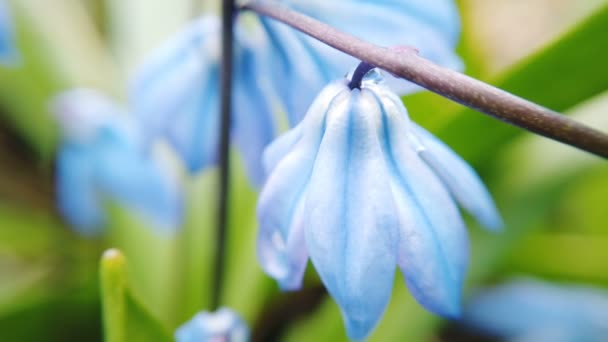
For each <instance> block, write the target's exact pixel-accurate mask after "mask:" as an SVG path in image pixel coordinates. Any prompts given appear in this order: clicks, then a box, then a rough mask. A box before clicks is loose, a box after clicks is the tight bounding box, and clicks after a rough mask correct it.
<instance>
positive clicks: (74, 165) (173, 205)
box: [53, 89, 182, 235]
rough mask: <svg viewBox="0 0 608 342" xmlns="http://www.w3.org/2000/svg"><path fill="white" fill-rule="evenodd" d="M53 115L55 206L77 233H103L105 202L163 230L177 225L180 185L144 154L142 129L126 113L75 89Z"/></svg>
mask: <svg viewBox="0 0 608 342" xmlns="http://www.w3.org/2000/svg"><path fill="white" fill-rule="evenodd" d="M53 111H54V113H55V114H56V117H57V119H58V121H59V124H60V126H61V130H62V133H63V134H62V135H63V141H62V143H61V145H60V147H59V151H58V154H57V175H56V177H57V179H56V182H57V200H58V205H59V209H60V211H61V213H62V214H63V215H64V216H65V217H66V219H67V220H68V221H69V223H70V224H71V225H73V226H74V228H75V229H76V230H78V231H79V232H80V233H82V234H85V235H94V234H97V233H99V232H101V229H102V227H103V225H104V223H105V215H104V205H105V204H107V201H115V202H117V203H119V204H121V205H123V206H125V207H126V208H128V209H130V210H132V211H134V212H136V213H138V214H140V216H142V217H143V218H145V219H147V220H149V221H150V223H151V224H153V225H154V227H156V228H158V229H160V230H170V229H174V228H176V227H177V226H178V225H179V223H180V220H181V206H182V204H181V192H180V189H179V186H178V183H177V179H176V178H175V177H173V174H171V173H170V172H169V170H168V169H165V168H163V165H161V164H160V163H159V162H158V160H156V159H155V158H153V157H152V156H151V155H149V154H148V153H147V152H146V151H145V149H144V146H143V143H142V138H141V133H140V132H139V127H138V126H137V125H136V124H135V121H132V120H130V118H129V117H128V116H127V115H126V113H124V112H123V109H122V108H120V107H118V106H117V105H115V104H114V103H112V102H111V100H109V99H108V98H106V97H104V96H103V95H102V94H99V93H97V92H95V91H94V90H88V89H75V90H70V91H66V92H64V93H62V94H60V95H58V96H57V97H56V98H55V100H54V102H53Z"/></svg>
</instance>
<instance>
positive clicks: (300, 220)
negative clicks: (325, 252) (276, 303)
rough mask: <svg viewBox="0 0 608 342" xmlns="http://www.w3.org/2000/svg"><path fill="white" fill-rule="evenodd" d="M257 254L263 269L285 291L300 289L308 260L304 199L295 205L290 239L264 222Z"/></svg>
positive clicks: (259, 235) (259, 236)
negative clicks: (285, 238)
mask: <svg viewBox="0 0 608 342" xmlns="http://www.w3.org/2000/svg"><path fill="white" fill-rule="evenodd" d="M257 255H258V260H259V261H260V264H261V266H262V269H263V270H264V272H266V274H268V275H269V276H271V277H272V278H274V279H275V280H276V281H277V282H278V283H279V287H280V288H281V289H282V290H284V291H291V290H298V289H300V288H301V286H302V278H303V277H304V272H305V271H306V264H307V262H308V251H307V249H306V241H305V239H304V201H303V200H301V201H300V202H299V203H298V205H297V206H296V209H295V212H294V214H293V218H292V222H291V225H290V228H289V236H288V237H287V241H285V240H284V239H283V237H282V236H281V233H280V232H279V231H277V230H276V229H273V227H272V226H268V225H262V226H261V227H260V232H259V234H258V241H257Z"/></svg>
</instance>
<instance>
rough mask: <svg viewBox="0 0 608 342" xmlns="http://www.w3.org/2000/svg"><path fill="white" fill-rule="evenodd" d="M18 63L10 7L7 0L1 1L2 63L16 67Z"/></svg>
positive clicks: (0, 46)
mask: <svg viewBox="0 0 608 342" xmlns="http://www.w3.org/2000/svg"><path fill="white" fill-rule="evenodd" d="M17 61H18V53H17V48H16V46H15V34H14V29H13V22H12V19H11V15H10V13H9V6H8V4H7V3H6V1H5V0H0V63H1V64H4V65H14V64H15V63H16V62H17Z"/></svg>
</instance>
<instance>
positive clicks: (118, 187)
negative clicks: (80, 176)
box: [94, 129, 182, 231]
mask: <svg viewBox="0 0 608 342" xmlns="http://www.w3.org/2000/svg"><path fill="white" fill-rule="evenodd" d="M96 144H98V145H99V146H100V148H99V149H98V151H97V155H96V156H95V157H96V159H95V171H94V177H95V184H96V186H98V189H99V190H98V191H99V192H100V193H103V194H104V195H105V196H107V198H109V199H111V200H115V201H117V202H119V203H121V204H122V205H124V206H126V207H127V208H129V209H131V210H133V211H134V212H136V213H138V214H139V215H141V216H142V217H143V218H144V219H148V220H149V222H150V223H151V224H153V225H154V227H155V228H157V229H159V230H163V231H169V230H174V229H177V228H178V227H179V225H180V223H181V213H182V210H181V209H182V203H181V197H180V189H179V186H178V183H177V180H176V179H175V178H174V177H173V175H172V174H170V173H169V172H168V170H165V169H163V168H162V167H161V166H160V164H158V163H156V162H155V161H154V160H153V159H152V158H150V157H149V156H148V155H146V154H144V153H142V151H141V150H140V149H138V148H136V147H134V146H132V145H131V144H130V141H129V140H127V139H126V137H123V136H120V135H117V134H116V132H114V131H112V130H111V129H102V130H101V131H100V133H99V140H98V141H97V142H96Z"/></svg>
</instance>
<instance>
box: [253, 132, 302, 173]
mask: <svg viewBox="0 0 608 342" xmlns="http://www.w3.org/2000/svg"><path fill="white" fill-rule="evenodd" d="M301 137H302V125H297V126H295V127H294V128H292V129H290V130H289V131H287V132H285V133H283V134H282V135H280V136H279V137H278V138H276V139H275V140H274V141H273V142H272V143H271V144H270V145H268V147H266V149H265V150H264V154H263V155H262V164H263V165H264V171H265V172H266V174H267V175H269V174H270V173H271V172H272V171H273V170H274V168H275V167H276V166H277V165H278V164H279V162H280V161H281V159H283V157H285V155H287V153H289V151H291V149H292V148H293V147H294V146H295V145H296V143H297V142H298V141H299V140H300V138H301Z"/></svg>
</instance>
